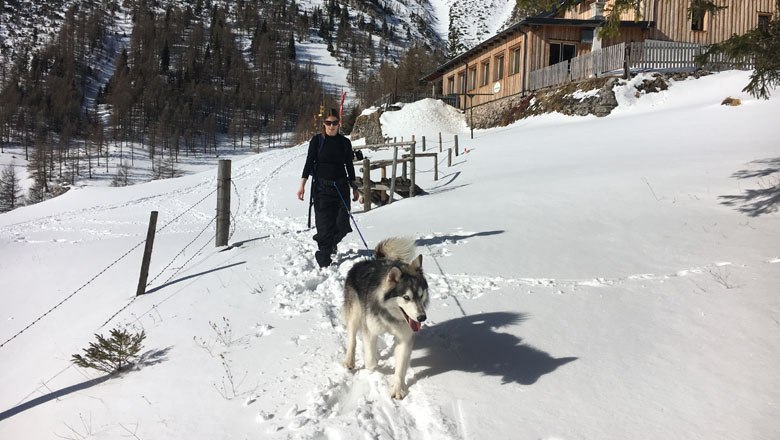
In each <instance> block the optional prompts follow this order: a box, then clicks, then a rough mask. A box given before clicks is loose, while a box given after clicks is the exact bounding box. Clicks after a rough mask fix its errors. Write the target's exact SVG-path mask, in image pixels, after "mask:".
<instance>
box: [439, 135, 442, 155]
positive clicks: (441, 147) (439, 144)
mask: <svg viewBox="0 0 780 440" xmlns="http://www.w3.org/2000/svg"><path fill="white" fill-rule="evenodd" d="M441 148H442V147H441V132H439V153H441Z"/></svg>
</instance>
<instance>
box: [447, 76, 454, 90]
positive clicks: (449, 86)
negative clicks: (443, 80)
mask: <svg viewBox="0 0 780 440" xmlns="http://www.w3.org/2000/svg"><path fill="white" fill-rule="evenodd" d="M453 93H455V75H453V76H451V77H449V78H447V94H448V95H452V94H453Z"/></svg>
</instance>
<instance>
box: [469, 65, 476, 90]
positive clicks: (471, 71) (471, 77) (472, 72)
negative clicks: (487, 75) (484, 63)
mask: <svg viewBox="0 0 780 440" xmlns="http://www.w3.org/2000/svg"><path fill="white" fill-rule="evenodd" d="M476 87H477V68H476V67H472V68H471V69H469V88H468V90H474V89H475V88H476Z"/></svg>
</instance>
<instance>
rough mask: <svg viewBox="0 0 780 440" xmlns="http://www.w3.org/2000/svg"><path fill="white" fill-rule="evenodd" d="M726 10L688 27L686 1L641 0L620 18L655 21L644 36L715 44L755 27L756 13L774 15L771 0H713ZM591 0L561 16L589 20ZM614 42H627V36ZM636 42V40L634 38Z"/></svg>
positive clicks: (592, 7)
mask: <svg viewBox="0 0 780 440" xmlns="http://www.w3.org/2000/svg"><path fill="white" fill-rule="evenodd" d="M614 2H615V0H609V1H608V2H607V5H606V7H605V8H604V10H605V14H608V13H609V10H610V9H611V8H612V5H613V4H614ZM716 3H717V4H718V5H720V6H726V9H723V10H720V11H718V13H717V14H710V13H707V14H706V16H705V17H704V30H703V31H693V30H691V19H690V18H688V5H689V4H690V0H644V1H643V2H642V3H641V4H640V9H639V14H636V13H635V12H634V11H629V12H626V13H623V14H621V16H620V18H621V20H624V21H634V20H644V21H653V22H655V29H654V30H653V32H652V33H651V34H649V35H646V36H645V38H652V39H656V40H669V41H679V42H688V43H699V44H713V43H719V42H721V41H724V40H726V39H728V38H729V37H731V36H732V35H734V34H737V35H742V34H744V33H745V32H747V31H749V30H751V29H754V28H755V27H756V26H758V16H759V14H769V15H771V14H776V13H778V11H777V10H776V3H775V0H716ZM594 13H595V0H589V1H586V2H584V3H583V4H581V5H578V6H575V7H574V8H572V9H569V10H567V11H566V13H565V14H564V18H574V19H581V20H590V19H593V18H594ZM618 41H625V42H630V41H631V39H629V38H621V39H620V40H618ZM634 41H638V40H634Z"/></svg>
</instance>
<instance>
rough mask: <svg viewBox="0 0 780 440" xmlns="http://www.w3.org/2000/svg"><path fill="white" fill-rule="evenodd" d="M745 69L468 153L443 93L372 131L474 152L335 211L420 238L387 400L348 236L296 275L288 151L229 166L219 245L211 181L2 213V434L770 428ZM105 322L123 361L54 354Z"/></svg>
mask: <svg viewBox="0 0 780 440" xmlns="http://www.w3.org/2000/svg"><path fill="white" fill-rule="evenodd" d="M747 75H748V74H747V73H744V72H725V73H721V74H717V75H713V76H709V77H704V78H702V79H698V80H687V81H681V82H676V83H674V84H673V85H672V87H671V88H670V89H669V90H668V91H665V92H661V93H658V94H653V95H640V96H639V97H637V96H636V94H635V90H633V89H632V88H631V87H630V85H629V86H621V88H619V89H618V90H617V91H618V93H619V95H620V107H619V108H618V109H617V110H616V111H615V112H614V113H613V114H612V115H610V116H608V117H605V118H595V117H567V116H562V115H547V116H541V117H536V118H531V119H526V120H522V121H519V122H517V123H515V124H513V125H511V126H509V127H503V128H495V129H490V130H477V131H476V132H475V138H474V139H473V140H471V139H469V134H468V129H467V128H466V125H465V121H464V120H463V115H460V114H459V113H457V112H451V111H447V108H446V107H445V106H441V105H438V104H437V103H436V102H435V101H423V102H418V103H415V104H411V105H407V106H406V107H404V109H403V110H401V111H399V112H395V113H385V114H384V115H383V117H382V119H383V122H384V123H385V134H386V135H387V136H391V137H399V138H400V137H408V136H411V135H412V134H415V135H416V137H417V139H420V136H422V135H426V139H427V140H428V146H429V149H431V148H432V144H433V145H435V147H433V148H435V149H436V151H438V145H437V144H438V139H437V140H436V141H435V142H434V141H431V140H430V139H431V138H433V137H437V133H438V131H442V132H443V134H442V137H443V139H444V145H443V146H444V148H445V149H446V148H449V147H452V146H453V135H454V134H458V135H459V143H460V146H461V149H462V150H464V149H468V152H467V153H464V154H461V155H460V156H457V157H454V158H453V164H452V167H447V166H446V154H441V155H440V156H439V158H438V161H439V167H440V178H439V180H438V181H434V180H433V171H432V168H433V164H432V160H421V161H420V163H419V164H418V167H417V168H418V172H419V175H418V176H417V177H418V178H417V180H418V184H419V185H420V186H421V187H422V188H423V189H424V190H425V191H426V192H427V194H425V195H423V196H420V197H416V198H413V199H402V200H398V201H397V203H393V204H392V205H389V206H385V207H381V208H379V209H375V210H372V211H370V212H367V213H363V212H361V210H360V208H359V207H356V209H355V218H356V221H357V222H358V225H359V227H360V230H361V231H362V233H363V235H364V236H365V238H366V240H367V241H368V242H369V244H370V245H371V246H373V245H374V244H375V243H377V242H378V241H379V240H381V239H383V238H385V237H388V236H392V235H412V236H414V237H415V238H416V239H417V243H418V249H419V251H420V253H421V254H422V255H423V266H424V268H425V270H426V272H427V276H428V279H429V282H430V285H431V294H432V304H431V307H430V310H429V312H428V316H429V321H430V322H426V325H425V327H424V328H423V329H422V331H421V332H420V334H419V336H418V339H417V342H416V345H415V350H414V352H413V355H412V364H411V369H410V372H409V375H408V382H409V384H410V389H409V392H410V393H409V396H408V397H407V398H406V399H405V400H403V401H393V400H392V399H390V397H389V379H390V377H391V371H392V363H391V360H390V359H391V358H390V357H389V352H390V347H389V344H390V343H391V341H390V340H389V339H385V340H384V344H383V347H384V349H383V350H382V352H383V360H382V362H381V364H380V365H381V368H380V369H379V371H377V372H374V373H371V374H369V373H367V372H366V371H365V370H362V369H359V370H357V371H356V372H354V373H353V372H349V371H345V370H344V368H343V367H342V366H341V362H342V360H343V359H342V358H343V356H344V328H343V326H342V325H341V323H340V318H339V307H340V303H341V286H342V283H343V281H344V277H345V274H346V272H347V270H348V269H349V267H350V266H351V265H352V264H353V263H354V262H355V261H356V260H357V259H358V258H362V256H363V255H365V250H364V249H363V244H362V242H361V240H360V237H359V235H358V234H357V232H355V233H352V234H350V235H349V236H348V237H347V239H346V240H345V242H344V243H343V244H342V246H341V256H340V260H339V261H340V264H339V265H337V266H333V267H330V268H328V269H325V270H319V269H317V268H316V265H315V264H314V262H313V258H312V253H313V251H314V242H313V241H312V239H311V236H312V234H313V232H312V231H310V230H307V229H306V226H305V225H306V206H305V203H302V202H299V201H298V200H296V198H295V190H296V187H297V181H298V179H299V177H300V171H301V168H302V165H303V160H304V156H305V151H306V150H305V149H306V147H305V145H299V146H296V147H293V148H288V149H273V150H269V151H264V152H263V153H261V154H257V155H252V156H249V157H244V158H236V159H235V160H234V162H233V182H234V188H233V189H234V191H233V194H232V198H233V227H234V231H233V233H232V235H231V239H230V242H231V244H232V246H230V247H228V248H215V247H214V245H213V234H214V232H213V227H214V226H213V223H211V221H212V220H213V217H214V204H215V196H214V195H213V191H214V190H215V189H216V172H215V170H210V171H205V172H199V173H197V174H192V175H189V176H186V177H182V178H178V179H174V180H165V181H155V182H151V183H147V184H141V185H134V186H130V187H125V188H108V187H84V188H74V189H72V190H71V191H69V192H68V193H66V194H65V195H63V196H61V197H58V198H56V199H53V200H50V201H47V202H45V203H41V204H38V205H33V206H28V207H24V208H20V209H17V210H14V211H12V212H10V213H6V214H2V215H0V279H2V280H3V283H2V288H1V289H2V294H0V344H3V346H2V347H0V377H2V378H3V391H2V394H1V395H0V438H3V439H6V438H7V439H17V438H73V439H81V438H91V439H116V438H140V439H152V438H165V439H176V438H181V439H185V438H186V439H192V438H199V439H214V438H224V439H238V438H272V439H277V438H279V439H281V438H295V439H301V438H303V439H314V438H329V439H352V438H381V439H405V438H406V439H425V438H428V439H447V438H458V439H460V438H473V439H477V438H480V439H482V438H529V439H536V438H545V439H553V438H555V439H575V438H631V439H657V438H685V439H708V440H709V439H735V438H739V439H772V438H778V437H780V425H778V423H777V420H778V419H780V409H779V408H778V405H779V404H780V391H779V390H780V380H779V377H778V374H777V368H776V367H777V365H778V363H780V339H779V338H778V327H779V326H780V308H778V302H777V286H778V285H780V264H778V263H780V251H778V249H779V247H778V245H780V223H778V220H780V217H778V214H777V212H776V207H777V205H776V200H777V194H778V191H780V190H778V184H779V180H780V179H779V178H778V175H780V157H779V156H780V148H778V141H777V129H776V126H777V122H776V121H777V115H778V114H780V101H778V99H777V98H776V97H775V98H773V99H772V100H769V101H757V100H754V99H752V98H751V97H749V96H747V95H746V94H744V93H741V92H740V90H741V88H742V87H743V86H744V85H745V84H746V83H747ZM587 92H588V91H582V93H587ZM726 96H733V97H738V98H741V99H742V101H743V104H742V105H741V106H739V107H725V106H721V105H719V104H720V102H721V100H723V98H725V97H726ZM198 202H200V203H198ZM727 203H730V204H727ZM152 210H158V211H159V212H160V219H159V220H158V230H159V232H158V234H157V238H156V240H155V249H154V255H153V258H152V268H151V272H150V279H154V281H153V282H152V283H151V284H150V286H149V288H148V290H149V291H150V293H149V294H147V295H145V296H142V297H138V298H137V299H136V298H135V297H134V293H135V289H136V284H137V280H138V272H139V267H140V259H141V248H142V246H141V247H140V248H139V247H136V246H138V245H139V244H140V243H142V242H143V240H144V237H145V236H146V229H147V221H148V218H149V212H150V211H152ZM204 231H205V232H204ZM199 234H201V235H199ZM134 247H135V248H134ZM130 249H134V250H133V251H132V252H129V253H127V252H128V251H129V250H130ZM125 253H127V255H126V256H125V257H124V258H121V259H120V257H123V255H124V254H125ZM117 260H118V261H117ZM104 269H105V271H104ZM103 271H104V272H103ZM98 274H100V275H99V276H97V277H96V275H98ZM93 278H94V279H93ZM63 301H64V302H63ZM61 302H62V303H61ZM58 303H61V305H59V306H57V307H56V308H54V309H52V308H53V307H54V306H56V305H57V304H58ZM107 321H108V322H107ZM30 324H32V326H30V327H29V328H28V329H27V330H25V331H23V332H22V333H19V332H20V331H22V330H23V329H24V328H26V327H27V326H28V325H30ZM117 326H121V327H126V328H129V329H131V330H133V331H137V330H140V329H144V330H145V331H146V334H147V339H146V341H145V350H144V352H145V356H144V358H143V359H142V360H141V362H140V363H139V365H138V366H137V368H136V369H135V370H133V371H130V372H128V373H125V374H123V375H121V376H120V377H115V378H109V379H105V378H101V375H100V374H98V373H96V372H94V371H87V370H83V369H80V368H77V367H75V366H73V365H72V364H71V363H70V357H71V355H72V354H75V353H78V352H79V351H80V350H81V349H82V348H84V347H86V346H87V344H88V343H89V342H90V341H91V340H92V339H93V336H92V335H93V334H94V333H96V332H97V333H103V334H106V333H107V332H108V330H109V329H111V328H114V327H117ZM16 334H18V336H17V337H15V338H13V339H11V338H12V337H14V335H16ZM359 349H360V347H359ZM358 365H359V366H361V365H362V355H361V352H360V351H358Z"/></svg>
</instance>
